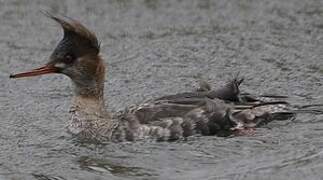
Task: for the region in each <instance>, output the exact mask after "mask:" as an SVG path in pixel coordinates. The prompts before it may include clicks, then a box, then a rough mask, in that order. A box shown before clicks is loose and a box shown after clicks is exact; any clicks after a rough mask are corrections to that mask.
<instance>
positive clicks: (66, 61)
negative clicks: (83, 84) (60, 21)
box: [64, 54, 74, 64]
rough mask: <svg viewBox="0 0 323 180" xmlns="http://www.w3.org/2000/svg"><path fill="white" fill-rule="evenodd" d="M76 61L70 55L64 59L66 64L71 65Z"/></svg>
mask: <svg viewBox="0 0 323 180" xmlns="http://www.w3.org/2000/svg"><path fill="white" fill-rule="evenodd" d="M73 61H74V57H73V56H72V55H70V54H68V55H66V56H65V58H64V62H65V63H66V64H71V63H72V62H73Z"/></svg>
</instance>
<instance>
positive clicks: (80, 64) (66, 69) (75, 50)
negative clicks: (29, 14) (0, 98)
mask: <svg viewBox="0 0 323 180" xmlns="http://www.w3.org/2000/svg"><path fill="white" fill-rule="evenodd" d="M45 14H46V15H47V16H48V17H49V18H51V19H53V20H55V21H56V22H57V23H59V24H60V25H61V27H62V28H63V30H64V37H63V39H62V40H61V41H60V42H59V43H58V45H57V46H56V48H55V49H54V51H53V53H52V54H51V55H50V57H49V62H48V63H47V64H46V65H45V66H43V67H41V68H37V69H33V70H31V71H28V72H24V73H19V74H14V75H10V78H21V77H30V76H38V75H42V74H49V73H61V74H65V75H67V76H68V77H70V78H71V79H72V81H73V83H74V85H75V91H76V94H77V95H83V96H93V95H95V96H102V95H103V83H104V71H105V70H104V69H105V68H104V64H103V61H102V59H101V58H100V56H99V52H100V44H99V43H98V40H97V38H96V36H95V34H94V33H93V32H91V31H90V30H88V29H87V28H86V27H84V26H83V25H82V24H81V23H79V22H78V21H76V20H73V19H70V18H67V17H58V16H54V15H51V14H49V13H45Z"/></svg>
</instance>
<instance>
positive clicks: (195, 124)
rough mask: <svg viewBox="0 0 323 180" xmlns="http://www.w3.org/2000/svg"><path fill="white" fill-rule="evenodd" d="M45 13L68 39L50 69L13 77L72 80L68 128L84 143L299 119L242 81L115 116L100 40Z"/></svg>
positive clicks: (228, 130) (226, 130) (230, 130)
mask: <svg viewBox="0 0 323 180" xmlns="http://www.w3.org/2000/svg"><path fill="white" fill-rule="evenodd" d="M46 15H47V16H48V17H49V18H51V19H53V20H54V21H56V22H57V23H58V24H60V26H61V27H62V28H63V30H64V37H63V39H62V40H61V41H60V42H59V43H58V45H57V47H56V48H55V49H54V51H53V53H52V54H51V55H50V57H49V62H48V63H47V64H46V65H45V66H43V67H41V68H37V69H33V70H31V71H28V72H24V73H18V74H14V75H10V78H22V77H29V76H38V75H43V74H49V73H59V74H64V75H66V76H68V77H70V79H71V80H72V83H73V85H74V97H73V99H72V106H71V109H70V111H69V112H70V114H71V118H70V122H69V124H68V126H67V129H68V131H69V132H71V133H72V134H73V135H76V136H77V137H79V138H81V139H87V140H93V141H99V142H102V141H134V140H139V139H144V138H155V139H157V140H177V139H181V138H186V137H188V136H191V135H193V134H202V135H220V136H226V135H230V134H235V133H237V134H239V133H240V132H243V130H247V129H252V128H253V127H256V126H259V125H260V124H262V123H264V122H269V121H271V120H273V119H274V118H276V117H277V116H275V115H283V117H284V118H289V117H291V116H293V115H294V113H293V112H290V111H288V103H286V102H285V101H263V100H261V99H257V98H253V97H251V96H250V95H242V94H241V93H240V90H239V85H240V83H241V82H242V81H243V79H239V78H235V79H234V80H232V81H230V82H229V83H227V84H226V85H225V86H224V87H221V88H219V89H217V90H212V89H211V88H210V86H209V85H208V84H207V83H203V84H201V88H200V89H199V90H198V91H192V92H186V93H180V94H175V95H168V96H164V97H161V98H157V99H153V100H150V101H147V102H145V103H143V104H141V105H138V106H135V107H130V108H126V109H125V110H124V111H122V112H119V113H114V114H112V113H110V112H108V111H107V110H106V107H105V103H104V93H103V89H104V79H105V65H104V62H103V59H102V57H101V56H100V43H99V42H98V39H97V37H96V36H95V34H94V33H93V32H92V31H90V30H88V29H87V28H86V27H85V26H84V25H82V24H81V23H80V22H78V21H76V20H74V19H71V18H68V17H60V16H55V15H52V14H50V13H46ZM286 115H287V116H286Z"/></svg>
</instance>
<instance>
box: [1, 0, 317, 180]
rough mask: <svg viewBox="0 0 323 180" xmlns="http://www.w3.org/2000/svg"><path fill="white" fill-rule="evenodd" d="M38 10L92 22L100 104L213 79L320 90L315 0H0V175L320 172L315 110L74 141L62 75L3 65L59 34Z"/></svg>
mask: <svg viewBox="0 0 323 180" xmlns="http://www.w3.org/2000/svg"><path fill="white" fill-rule="evenodd" d="M41 10H47V11H50V12H52V13H54V14H63V15H67V16H69V17H73V18H74V19H77V20H79V21H81V22H82V23H84V24H85V25H86V26H87V27H89V28H90V29H91V30H92V31H94V32H96V34H97V36H98V38H99V39H100V41H101V53H102V56H103V57H104V59H105V62H106V64H107V66H108V73H107V79H106V86H105V92H106V93H105V97H106V99H107V100H108V101H107V104H108V108H109V110H111V111H115V110H119V109H123V108H124V107H127V106H130V105H132V104H137V103H140V102H142V101H145V100H147V99H150V98H154V97H158V96H161V95H167V94H172V93H176V92H183V91H189V90H193V89H195V88H196V84H197V83H196V82H197V81H198V80H199V79H204V80H206V81H208V82H210V83H211V84H212V86H213V87H217V86H220V85H222V84H223V83H225V82H226V81H228V80H229V79H230V78H232V76H234V75H235V74H237V73H238V72H239V73H240V75H242V76H244V77H245V82H244V83H243V85H242V86H241V89H242V91H243V92H249V93H253V94H278V95H287V96H289V97H290V98H289V99H288V100H289V101H290V102H291V103H293V104H299V105H302V104H312V103H322V102H323V88H322V83H323V2H322V1H318V0H307V1H304V0H285V1H281V0H262V1H256V0H214V1H212V0H200V1H194V0H174V1H172V0H93V1H92V0H91V1H85V0H66V1H64V0H57V1H49V0H48V1H41V0H30V1H27V0H12V1H9V0H0V179H1V180H2V179H4V180H7V179H9V180H10V179H12V180H25V179H27V180H29V179H38V180H43V179H59V180H62V179H63V180H76V179H77V180H92V179H93V180H94V179H95V180H106V179H107V180H110V179H117V180H118V179H129V180H130V179H131V180H132V179H147V180H154V179H156V180H157V179H158V180H159V179H161V180H163V179H165V180H172V179H174V180H175V179H176V180H181V179H185V180H191V179H192V180H196V179H203V180H213V179H237V180H240V179H247V180H249V179H275V180H277V179H284V180H285V179H293V180H294V179H315V180H316V179H323V138H322V137H323V115H319V114H299V115H298V116H297V117H296V118H294V119H290V120H286V121H274V122H271V123H269V124H267V125H265V126H263V127H261V128H258V129H257V130H256V133H255V134H254V135H250V136H239V137H229V138H223V137H213V136H208V137H200V136H194V137H191V138H189V139H188V140H187V141H176V142H154V141H139V142H124V143H108V144H101V145H99V144H89V143H82V142H78V141H77V140H75V139H73V138H71V137H70V135H69V134H68V133H66V131H65V124H66V121H67V118H68V108H69V103H70V99H71V95H72V92H71V91H72V88H71V84H70V81H69V79H68V78H67V77H64V76H62V75H48V76H40V77H33V78H25V79H19V80H11V79H9V74H10V73H14V72H21V71H25V70H29V69H32V68H36V67H39V66H41V65H43V64H44V63H46V62H47V58H48V57H49V55H50V53H51V51H52V50H53V48H54V47H55V45H56V43H57V42H58V41H59V40H60V38H61V36H62V31H61V29H60V27H59V26H58V25H57V24H55V22H53V21H51V20H49V19H48V18H47V17H45V16H44V15H42V13H41V12H40V11H41Z"/></svg>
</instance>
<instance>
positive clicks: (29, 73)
mask: <svg viewBox="0 0 323 180" xmlns="http://www.w3.org/2000/svg"><path fill="white" fill-rule="evenodd" d="M57 72H58V69H57V68H56V67H55V66H53V65H45V66H43V67H41V68H37V69H33V70H31V71H27V72H23V73H18V74H11V75H10V78H21V77H31V76H39V75H42V74H49V73H57Z"/></svg>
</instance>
